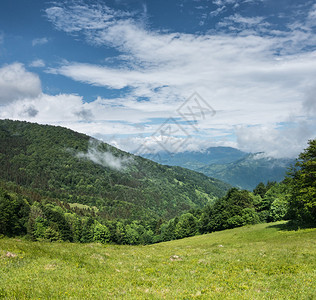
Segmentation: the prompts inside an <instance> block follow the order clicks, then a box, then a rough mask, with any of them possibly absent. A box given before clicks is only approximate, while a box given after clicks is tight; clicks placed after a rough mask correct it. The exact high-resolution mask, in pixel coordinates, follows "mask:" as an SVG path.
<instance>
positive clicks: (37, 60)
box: [29, 59, 45, 68]
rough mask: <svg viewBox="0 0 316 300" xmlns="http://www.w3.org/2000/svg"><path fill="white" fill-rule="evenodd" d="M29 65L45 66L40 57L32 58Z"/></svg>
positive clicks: (35, 66) (34, 66)
mask: <svg viewBox="0 0 316 300" xmlns="http://www.w3.org/2000/svg"><path fill="white" fill-rule="evenodd" d="M29 66H30V67H33V68H43V67H45V62H44V61H43V60H42V59H36V60H33V61H32V62H31V63H30V65H29Z"/></svg>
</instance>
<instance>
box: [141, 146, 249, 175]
mask: <svg viewBox="0 0 316 300" xmlns="http://www.w3.org/2000/svg"><path fill="white" fill-rule="evenodd" d="M247 154H248V153H246V152H242V151H240V150H238V149H235V148H231V147H210V148H208V149H206V150H205V151H201V152H199V151H185V152H179V153H172V154H170V153H168V152H163V151H161V152H158V153H157V154H156V155H155V156H153V155H151V154H147V155H144V157H145V158H149V159H153V160H154V161H156V162H158V163H161V164H164V165H169V166H181V167H183V168H188V169H190V170H198V169H199V168H201V167H204V166H206V165H209V164H227V163H231V162H234V161H237V160H239V159H241V158H243V157H245V156H247Z"/></svg>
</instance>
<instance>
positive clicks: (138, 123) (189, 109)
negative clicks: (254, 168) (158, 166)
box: [0, 0, 316, 157]
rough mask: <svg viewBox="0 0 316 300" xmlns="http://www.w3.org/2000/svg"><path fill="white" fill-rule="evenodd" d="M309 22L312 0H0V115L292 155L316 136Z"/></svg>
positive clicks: (166, 144)
mask: <svg viewBox="0 0 316 300" xmlns="http://www.w3.org/2000/svg"><path fill="white" fill-rule="evenodd" d="M315 33H316V4H315V3H314V1H293V0H279V1H272V0H193V1H188V0H187V1H184V0H179V1H154V0H151V1H145V0H142V1H141V0H130V1H124V0H112V1H104V0H103V1H75V0H73V1H55V2H53V1H42V0H41V1H40V0H32V1H25V0H2V1H1V2H0V118H10V119H18V120H27V121H30V122H38V123H43V124H53V125H61V126H65V127H68V128H71V129H74V130H76V131H79V132H84V133H86V134H89V135H92V136H94V137H97V138H100V139H102V140H104V141H106V142H109V143H111V144H113V145H115V146H118V147H119V148H121V149H123V150H126V151H132V152H135V151H136V152H137V151H138V153H139V154H141V151H145V152H146V151H147V152H155V151H159V150H167V151H170V152H179V151H185V150H195V151H202V150H203V149H205V148H207V147H210V146H216V145H221V146H222V145H226V146H233V147H237V148H239V149H242V150H245V151H252V152H259V151H265V152H266V153H267V154H268V155H270V156H274V157H294V156H296V155H297V154H298V153H299V152H300V151H301V150H302V149H303V148H304V147H306V143H307V140H308V139H311V138H315V132H316V129H315V128H316V121H315V113H316V99H315V95H316V79H315V78H316V35H315ZM139 147H141V148H140V149H139Z"/></svg>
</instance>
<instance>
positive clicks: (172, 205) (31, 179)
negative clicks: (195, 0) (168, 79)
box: [0, 120, 229, 219]
mask: <svg viewBox="0 0 316 300" xmlns="http://www.w3.org/2000/svg"><path fill="white" fill-rule="evenodd" d="M0 179H1V181H2V183H6V184H7V183H8V182H12V183H14V184H16V185H18V186H21V187H23V188H25V189H28V190H29V191H30V192H32V193H34V192H36V193H38V194H39V195H40V196H41V197H47V198H51V199H58V200H59V201H62V202H67V203H79V204H83V205H88V206H90V207H91V206H95V207H96V208H97V209H98V212H99V214H100V215H101V216H103V217H105V218H108V219H114V218H123V219H150V218H157V217H163V218H166V219H168V218H171V217H174V216H176V215H178V214H180V213H182V212H184V211H186V210H188V209H190V208H192V207H195V208H198V207H203V206H204V205H205V204H207V203H208V202H210V201H213V200H214V199H215V198H217V197H221V196H223V195H224V194H225V192H226V191H227V189H228V188H229V185H227V184H225V183H223V182H221V181H219V180H216V179H213V178H208V177H206V176H205V175H203V174H200V173H197V172H193V171H190V170H186V169H183V168H180V167H168V166H162V165H159V164H157V163H154V162H152V161H150V160H147V159H144V158H141V157H137V156H134V155H132V154H129V153H126V152H123V151H120V150H118V149H117V148H115V147H112V146H110V145H108V144H105V143H101V142H99V141H97V140H94V139H91V138H90V137H89V136H86V135H84V134H80V133H77V132H74V131H71V130H69V129H66V128H62V127H54V126H48V125H45V126H44V125H38V124H32V123H27V122H19V121H10V120H0Z"/></svg>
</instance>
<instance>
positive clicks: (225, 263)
mask: <svg viewBox="0 0 316 300" xmlns="http://www.w3.org/2000/svg"><path fill="white" fill-rule="evenodd" d="M282 227H284V222H283V223H281V222H279V223H273V224H260V225H255V226H250V227H242V228H236V229H233V230H226V231H222V232H216V233H212V234H208V235H203V236H196V237H193V238H188V239H183V240H178V241H172V242H167V243H161V244H155V245H150V246H113V245H106V246H104V245H100V244H86V245H84V244H83V245H82V244H71V243H43V242H42V243H34V242H27V241H21V240H17V239H7V238H5V239H0V298H1V297H3V298H6V299H30V298H31V299H35V298H36V299H43V298H44V299H109V298H114V299H115V298H118V299H163V298H165V299H192V298H200V299H212V298H213V299H214V298H215V299H316V297H315V295H316V229H304V230H299V231H288V230H281V228H282ZM15 255H16V256H15Z"/></svg>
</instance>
